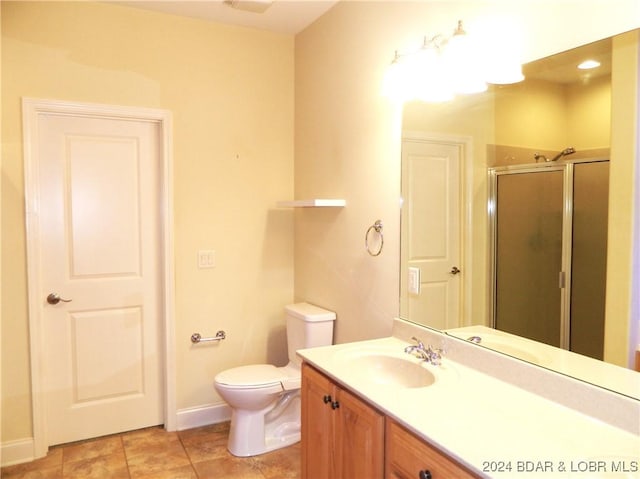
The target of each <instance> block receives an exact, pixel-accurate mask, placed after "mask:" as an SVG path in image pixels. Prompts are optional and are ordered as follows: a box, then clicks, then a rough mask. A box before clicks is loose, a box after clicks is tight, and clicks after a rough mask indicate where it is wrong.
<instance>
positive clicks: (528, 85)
mask: <svg viewBox="0 0 640 479" xmlns="http://www.w3.org/2000/svg"><path fill="white" fill-rule="evenodd" d="M610 118H611V81H610V79H609V77H608V76H603V77H598V78H595V79H593V80H592V81H590V82H589V83H588V84H586V85H583V84H581V83H574V84H569V85H564V84H558V83H552V82H548V81H544V80H535V79H528V80H527V81H526V82H524V83H516V84H514V85H509V86H507V87H504V88H500V89H498V90H497V94H496V122H497V126H496V138H495V143H496V144H498V145H510V146H518V147H528V148H533V149H537V150H540V151H543V150H545V151H546V150H549V151H560V150H563V149H565V148H566V147H568V146H573V147H574V148H576V150H578V151H581V150H587V149H594V148H608V147H609V131H610V129H611V128H610V127H611V125H610ZM530 160H531V161H533V157H532V158H530Z"/></svg>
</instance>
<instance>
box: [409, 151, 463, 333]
mask: <svg viewBox="0 0 640 479" xmlns="http://www.w3.org/2000/svg"><path fill="white" fill-rule="evenodd" d="M461 148H462V146H461V144H459V143H447V142H438V141H426V140H409V139H405V140H403V142H402V194H403V199H404V202H403V205H402V256H403V257H402V258H401V265H402V266H401V277H402V281H401V288H400V289H401V301H400V304H401V316H403V317H406V318H411V319H412V320H415V321H418V322H421V323H423V324H428V325H430V326H433V327H435V328H438V329H447V328H455V327H458V326H460V321H461V314H460V303H461V298H460V290H461V276H462V265H461V245H460V242H461V241H460V238H461V230H460V224H461V208H460V203H461V202H460V192H461V188H460V184H461V181H460V178H461V174H460V164H461V162H462V152H461Z"/></svg>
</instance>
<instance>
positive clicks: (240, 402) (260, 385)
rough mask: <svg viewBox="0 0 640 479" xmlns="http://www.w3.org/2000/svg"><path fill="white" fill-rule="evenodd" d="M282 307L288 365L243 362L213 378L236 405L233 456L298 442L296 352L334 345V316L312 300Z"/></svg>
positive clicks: (231, 444)
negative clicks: (284, 317)
mask: <svg viewBox="0 0 640 479" xmlns="http://www.w3.org/2000/svg"><path fill="white" fill-rule="evenodd" d="M284 309H285V313H286V319H287V345H288V351H289V363H288V364H287V365H286V366H284V367H279V368H278V367H275V366H272V365H270V364H253V365H250V366H240V367H237V368H232V369H227V370H226V371H222V372H221V373H219V374H218V375H216V377H215V380H214V386H215V388H216V391H218V394H220V396H221V397H222V398H223V399H224V400H225V401H226V402H227V403H228V404H229V406H231V409H232V412H231V430H230V431H229V444H228V446H227V447H228V449H229V452H230V453H231V454H233V455H234V456H241V457H247V456H255V455H258V454H263V453H265V452H269V451H273V450H274V449H279V448H281V447H285V446H288V445H290V444H294V443H296V442H298V441H299V440H300V383H301V372H300V365H301V361H300V359H299V358H298V357H297V356H296V351H297V350H298V349H304V348H313V347H316V346H328V345H330V344H332V342H333V321H334V320H335V319H336V314H335V313H334V312H332V311H327V310H326V309H322V308H319V307H317V306H314V305H312V304H308V303H296V304H290V305H288V306H285V308H284Z"/></svg>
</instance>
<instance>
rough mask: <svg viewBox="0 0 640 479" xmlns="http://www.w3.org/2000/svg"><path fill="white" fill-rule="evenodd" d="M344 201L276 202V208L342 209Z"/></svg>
mask: <svg viewBox="0 0 640 479" xmlns="http://www.w3.org/2000/svg"><path fill="white" fill-rule="evenodd" d="M346 204H347V202H346V200H340V199H323V198H316V199H311V200H291V201H278V203H277V205H278V208H326V207H333V208H342V207H343V206H346Z"/></svg>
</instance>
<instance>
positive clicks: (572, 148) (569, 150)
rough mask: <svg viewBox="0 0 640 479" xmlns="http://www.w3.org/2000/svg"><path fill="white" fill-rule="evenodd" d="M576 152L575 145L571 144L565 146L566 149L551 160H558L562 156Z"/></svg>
mask: <svg viewBox="0 0 640 479" xmlns="http://www.w3.org/2000/svg"><path fill="white" fill-rule="evenodd" d="M575 152H576V149H575V148H574V147H573V146H569V147H567V148H565V149H564V150H562V151H561V152H560V153H558V154H557V155H556V156H554V157H553V158H552V159H551V161H557V160H559V159H560V158H562V157H563V156H567V155H572V154H574V153H575Z"/></svg>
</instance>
